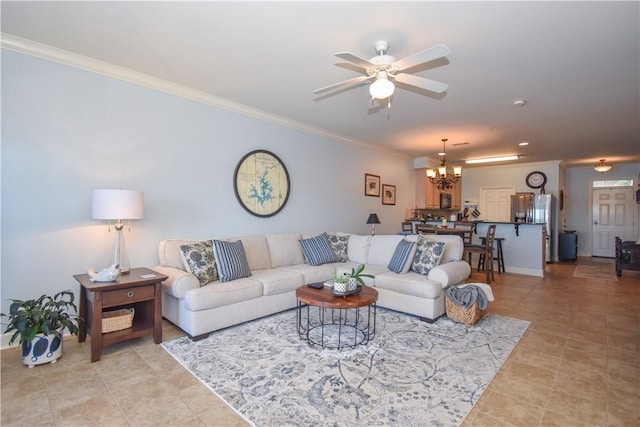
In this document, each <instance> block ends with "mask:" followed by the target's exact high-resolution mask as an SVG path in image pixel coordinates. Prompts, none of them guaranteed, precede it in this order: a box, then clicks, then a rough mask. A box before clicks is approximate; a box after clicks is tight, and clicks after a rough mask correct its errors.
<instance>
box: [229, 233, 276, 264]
mask: <svg viewBox="0 0 640 427" xmlns="http://www.w3.org/2000/svg"><path fill="white" fill-rule="evenodd" d="M224 240H229V241H235V240H241V241H242V246H243V247H244V253H245V255H246V256H247V263H248V264H249V270H251V271H253V270H265V269H267V268H271V254H270V253H269V245H268V244H267V238H266V237H265V236H248V237H247V236H245V237H237V238H234V239H224Z"/></svg>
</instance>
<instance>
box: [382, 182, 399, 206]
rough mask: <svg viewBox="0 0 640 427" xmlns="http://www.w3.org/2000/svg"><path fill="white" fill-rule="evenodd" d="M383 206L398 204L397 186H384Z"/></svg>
mask: <svg viewBox="0 0 640 427" xmlns="http://www.w3.org/2000/svg"><path fill="white" fill-rule="evenodd" d="M382 204H383V205H395V204H396V186H395V185H389V184H382Z"/></svg>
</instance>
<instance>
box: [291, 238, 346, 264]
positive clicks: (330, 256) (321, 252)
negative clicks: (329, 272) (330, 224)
mask: <svg viewBox="0 0 640 427" xmlns="http://www.w3.org/2000/svg"><path fill="white" fill-rule="evenodd" d="M300 246H301V247H302V253H303V254H304V257H305V258H306V260H307V263H309V264H310V265H314V266H318V265H322V264H328V263H330V262H336V261H337V259H336V254H335V253H333V250H332V249H331V246H329V240H328V236H327V233H322V234H320V235H319V236H316V237H312V238H310V239H300Z"/></svg>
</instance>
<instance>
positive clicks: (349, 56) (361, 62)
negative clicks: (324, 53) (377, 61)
mask: <svg viewBox="0 0 640 427" xmlns="http://www.w3.org/2000/svg"><path fill="white" fill-rule="evenodd" d="M336 56H337V57H338V58H342V59H344V60H346V61H349V62H351V63H352V64H356V65H357V66H358V67H361V68H364V69H365V70H366V69H367V68H370V67H372V66H373V64H372V63H371V62H369V61H367V60H366V59H362V58H360V57H359V56H355V55H354V54H353V53H349V52H338V53H336Z"/></svg>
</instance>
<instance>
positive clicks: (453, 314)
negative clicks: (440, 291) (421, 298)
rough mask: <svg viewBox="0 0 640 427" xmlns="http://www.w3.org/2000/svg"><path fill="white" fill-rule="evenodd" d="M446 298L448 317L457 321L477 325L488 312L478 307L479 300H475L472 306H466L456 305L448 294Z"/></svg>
mask: <svg viewBox="0 0 640 427" xmlns="http://www.w3.org/2000/svg"><path fill="white" fill-rule="evenodd" d="M444 299H445V306H446V308H447V317H448V318H449V319H451V320H454V321H456V322H460V323H465V324H467V325H475V324H476V322H478V320H480V319H481V318H482V316H484V314H485V313H486V310H480V309H479V308H478V303H477V302H474V303H473V305H472V306H471V307H469V308H466V307H465V306H464V305H456V304H455V303H454V302H453V301H451V299H450V298H449V296H447V295H445V298H444Z"/></svg>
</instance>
